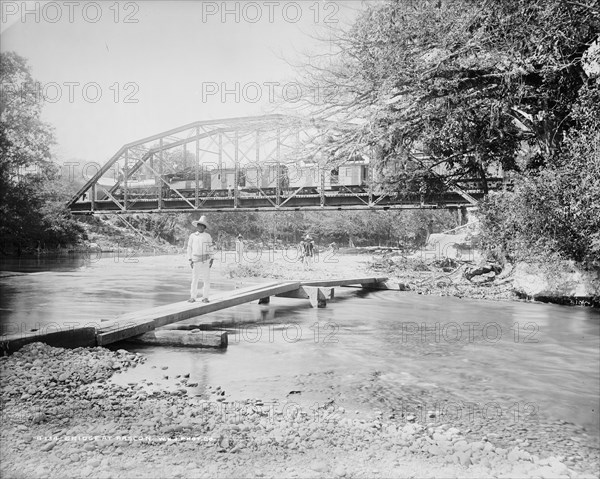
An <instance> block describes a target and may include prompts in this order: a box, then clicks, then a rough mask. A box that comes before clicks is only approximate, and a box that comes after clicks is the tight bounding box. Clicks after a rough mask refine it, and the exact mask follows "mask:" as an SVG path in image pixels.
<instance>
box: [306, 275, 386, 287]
mask: <svg viewBox="0 0 600 479" xmlns="http://www.w3.org/2000/svg"><path fill="white" fill-rule="evenodd" d="M387 280H388V278H387V277H385V276H383V277H366V278H350V279H322V280H315V281H302V282H301V284H302V286H320V287H323V288H325V287H328V286H329V287H331V286H346V285H350V284H361V285H362V284H365V285H367V284H373V283H384V282H385V281H387Z"/></svg>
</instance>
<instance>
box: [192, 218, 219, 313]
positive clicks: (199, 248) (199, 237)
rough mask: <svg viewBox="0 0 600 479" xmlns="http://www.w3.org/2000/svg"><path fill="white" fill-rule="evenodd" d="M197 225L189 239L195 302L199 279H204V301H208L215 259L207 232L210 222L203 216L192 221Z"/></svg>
mask: <svg viewBox="0 0 600 479" xmlns="http://www.w3.org/2000/svg"><path fill="white" fill-rule="evenodd" d="M192 224H193V225H194V226H195V227H196V231H195V232H194V233H192V234H191V235H190V237H189V239H188V245H187V257H188V260H189V262H190V266H191V268H192V284H191V286H190V299H188V301H189V302H190V303H193V302H195V301H196V296H197V295H198V281H200V280H202V282H203V283H204V284H203V291H202V296H203V297H202V302H203V303H208V301H209V300H208V295H209V293H210V268H212V265H213V261H214V253H213V240H212V237H211V236H210V235H209V234H208V233H206V228H207V227H208V223H207V222H206V217H205V216H201V217H200V219H199V220H197V221H192Z"/></svg>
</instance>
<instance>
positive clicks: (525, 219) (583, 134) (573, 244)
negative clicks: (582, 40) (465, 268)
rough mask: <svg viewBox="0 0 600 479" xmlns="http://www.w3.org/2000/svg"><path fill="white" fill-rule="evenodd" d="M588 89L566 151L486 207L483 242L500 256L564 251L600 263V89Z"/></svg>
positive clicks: (566, 255)
mask: <svg viewBox="0 0 600 479" xmlns="http://www.w3.org/2000/svg"><path fill="white" fill-rule="evenodd" d="M598 87H599V85H598V80H595V81H590V83H589V85H586V86H585V87H584V88H582V90H581V92H580V99H579V101H578V103H577V104H576V105H575V106H574V108H573V111H572V118H573V121H574V126H573V128H572V129H571V130H570V131H569V132H568V134H567V135H566V138H565V141H564V146H563V153H562V154H561V155H560V156H559V157H558V158H557V159H556V160H555V162H554V163H553V164H552V165H550V166H548V167H547V168H544V169H542V170H541V171H539V172H528V173H527V174H525V175H523V176H522V177H520V178H518V179H517V180H516V187H515V190H514V192H512V193H504V194H501V195H490V197H489V198H488V199H487V201H486V202H485V203H484V204H483V205H482V211H481V213H482V230H483V238H482V240H483V245H484V247H485V249H486V250H487V251H488V253H489V254H490V255H492V256H494V257H496V258H497V259H503V257H507V258H508V259H511V260H515V259H529V258H531V257H532V256H537V257H539V256H540V255H554V256H556V255H558V257H561V258H564V259H571V260H575V261H578V262H582V263H583V264H585V265H587V266H589V267H594V266H595V267H600V89H599V88H598Z"/></svg>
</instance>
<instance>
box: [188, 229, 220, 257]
mask: <svg viewBox="0 0 600 479" xmlns="http://www.w3.org/2000/svg"><path fill="white" fill-rule="evenodd" d="M212 246H213V240H212V237H211V236H210V235H209V234H208V233H200V232H198V231H196V232H195V233H192V234H191V235H190V237H189V239H188V246H187V256H188V259H191V260H194V262H196V261H208V260H209V259H213V255H214V253H213V248H212Z"/></svg>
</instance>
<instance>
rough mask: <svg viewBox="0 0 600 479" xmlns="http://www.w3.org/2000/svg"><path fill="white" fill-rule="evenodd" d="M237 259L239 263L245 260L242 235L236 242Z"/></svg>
mask: <svg viewBox="0 0 600 479" xmlns="http://www.w3.org/2000/svg"><path fill="white" fill-rule="evenodd" d="M235 258H236V261H237V262H238V263H241V262H242V260H243V258H244V237H243V236H242V235H241V234H239V235H238V237H237V239H236V240H235Z"/></svg>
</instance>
